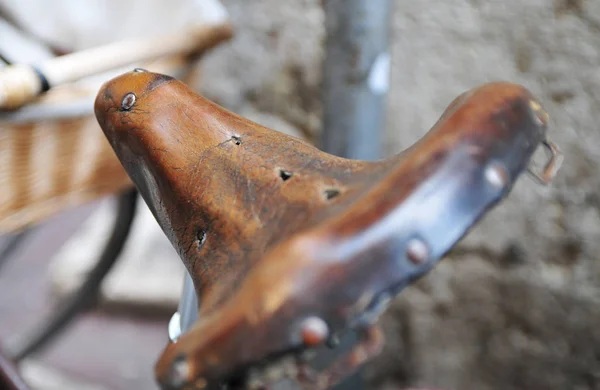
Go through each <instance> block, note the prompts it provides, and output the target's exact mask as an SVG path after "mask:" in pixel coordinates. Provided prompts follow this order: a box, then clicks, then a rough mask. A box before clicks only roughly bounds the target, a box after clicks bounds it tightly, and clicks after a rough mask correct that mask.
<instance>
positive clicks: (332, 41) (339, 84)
mask: <svg viewBox="0 0 600 390" xmlns="http://www.w3.org/2000/svg"><path fill="white" fill-rule="evenodd" d="M323 6H324V9H325V24H326V33H327V38H326V39H327V41H326V54H325V63H324V72H323V105H324V107H323V136H322V145H321V146H322V149H323V150H324V151H326V152H328V153H331V154H335V155H338V156H342V157H347V158H354V159H361V160H376V159H379V158H380V157H381V139H382V137H381V135H382V132H383V127H384V126H383V124H384V115H385V113H384V108H385V98H386V96H387V91H388V86H389V68H390V54H389V51H388V34H389V17H390V13H391V12H390V10H391V7H390V0H325V1H324V2H323ZM356 341H357V339H356V334H355V333H354V332H351V333H349V334H347V336H346V337H345V338H343V339H342V340H341V341H340V344H339V345H338V347H336V348H335V349H334V350H331V351H325V352H324V353H323V354H321V355H320V356H319V357H318V359H317V361H316V362H315V363H316V364H317V365H319V366H320V365H322V364H323V363H325V361H327V360H329V361H331V359H335V357H336V356H339V355H338V354H340V353H344V351H348V350H349V349H350V348H351V347H352V346H353V345H354V344H355V343H356ZM365 387H366V386H365V383H364V379H363V376H362V373H361V371H360V370H359V371H358V372H357V373H356V374H355V375H352V376H350V377H349V378H347V379H346V380H344V381H343V382H341V383H340V384H338V385H337V386H336V387H334V390H362V389H364V388H365Z"/></svg>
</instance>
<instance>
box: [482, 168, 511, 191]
mask: <svg viewBox="0 0 600 390" xmlns="http://www.w3.org/2000/svg"><path fill="white" fill-rule="evenodd" d="M484 175H485V180H486V181H487V182H488V184H490V185H491V186H492V187H494V188H504V187H505V186H506V185H507V184H508V173H507V172H506V169H505V168H504V167H503V166H502V165H501V164H500V163H492V164H489V165H488V166H487V167H486V168H485V172H484Z"/></svg>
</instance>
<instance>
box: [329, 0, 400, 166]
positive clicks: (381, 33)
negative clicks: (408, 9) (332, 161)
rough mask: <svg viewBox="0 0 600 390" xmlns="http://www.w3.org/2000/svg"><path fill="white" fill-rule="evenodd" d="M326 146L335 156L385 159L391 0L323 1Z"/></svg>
mask: <svg viewBox="0 0 600 390" xmlns="http://www.w3.org/2000/svg"><path fill="white" fill-rule="evenodd" d="M323 4H324V7H325V23H326V29H327V43H326V58H325V66H324V75H323V77H324V79H323V87H324V90H323V104H324V112H323V115H324V116H323V126H324V129H323V138H322V141H323V144H322V148H323V149H324V150H325V151H327V152H329V153H332V154H335V155H338V156H343V157H348V158H356V159H363V160H374V159H378V158H380V157H381V134H382V131H383V124H384V107H385V98H386V95H387V91H388V84H389V66H390V54H389V51H388V34H389V17H390V13H391V12H390V8H391V7H390V0H325V1H324V3H323Z"/></svg>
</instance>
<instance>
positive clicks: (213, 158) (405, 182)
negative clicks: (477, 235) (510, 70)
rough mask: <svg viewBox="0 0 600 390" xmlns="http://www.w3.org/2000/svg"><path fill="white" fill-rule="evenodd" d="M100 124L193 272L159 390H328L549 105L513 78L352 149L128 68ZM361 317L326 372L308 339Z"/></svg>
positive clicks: (502, 183) (514, 169) (373, 349)
mask: <svg viewBox="0 0 600 390" xmlns="http://www.w3.org/2000/svg"><path fill="white" fill-rule="evenodd" d="M95 112H96V117H97V119H98V122H99V123H100V125H101V127H102V129H103V130H104V132H105V134H106V137H107V138H108V140H109V142H110V144H111V145H112V147H113V148H114V150H115V152H116V154H117V156H118V157H119V159H120V161H121V163H122V164H123V166H124V167H125V169H126V170H127V172H128V174H129V175H130V177H131V178H132V179H133V181H134V183H135V184H136V186H137V187H138V188H139V190H140V192H141V193H142V195H143V197H144V199H145V201H146V202H147V204H148V206H149V207H150V209H151V210H152V212H153V213H154V216H155V217H156V219H157V221H158V222H159V224H160V225H161V227H162V228H163V230H164V232H165V234H166V235H167V236H168V237H169V239H170V240H171V242H172V244H173V246H174V247H175V248H176V249H177V250H178V252H179V254H180V256H181V258H182V259H183V262H184V264H185V266H186V267H187V269H188V271H189V272H190V274H191V275H192V278H193V280H194V284H195V288H196V291H197V293H198V296H199V299H200V314H199V319H198V321H197V323H196V325H195V326H194V327H193V328H192V329H191V330H190V331H189V332H187V333H184V334H183V335H181V336H180V338H179V339H178V340H177V341H176V342H174V343H170V344H169V345H168V346H167V347H166V349H165V351H164V352H163V354H162V356H161V358H160V359H159V361H158V363H157V365H156V374H157V379H158V381H159V383H160V384H161V386H162V387H163V388H166V389H179V388H190V389H205V388H211V389H212V388H220V387H219V386H221V385H222V384H229V385H230V387H233V384H234V383H235V384H237V385H238V386H241V387H242V388H267V387H266V385H268V384H272V383H275V382H276V381H278V380H281V378H283V377H291V378H294V379H295V380H296V381H297V383H299V384H300V385H301V386H304V387H303V388H310V389H325V388H328V387H329V386H331V385H332V384H334V383H335V382H336V381H338V380H339V379H340V378H342V377H343V376H345V375H347V374H349V373H350V372H351V371H352V370H354V369H355V368H356V367H357V366H358V365H360V364H361V363H362V362H363V361H365V360H367V359H369V358H370V357H372V356H374V355H375V354H377V353H378V352H379V349H380V347H381V343H382V336H381V333H380V332H379V331H378V330H377V328H376V325H375V321H376V319H377V317H378V315H379V314H380V313H381V312H382V311H383V310H384V309H385V308H386V305H387V303H388V302H389V301H390V298H391V297H393V296H395V295H396V294H398V293H399V292H400V290H401V289H402V288H404V287H405V286H406V285H407V284H409V283H410V282H412V281H414V280H415V279H416V278H418V277H420V276H422V275H423V274H424V273H426V272H427V271H428V270H430V269H431V268H432V266H433V265H434V264H435V263H436V262H437V261H438V260H439V259H440V258H441V257H442V255H444V253H446V252H447V251H448V250H449V249H450V248H451V247H452V246H453V245H454V244H455V243H456V242H457V241H458V240H459V239H460V238H461V237H462V236H463V235H464V234H465V233H466V232H467V231H468V230H469V229H470V228H471V227H472V226H473V225H474V224H475V223H476V221H477V220H478V219H479V218H480V217H481V216H482V215H483V214H484V213H485V212H486V211H487V210H489V209H490V208H491V207H492V206H493V205H495V204H496V203H497V202H498V201H499V200H501V199H502V198H503V197H504V196H505V195H506V194H507V193H508V192H509V191H510V189H511V187H512V186H513V184H514V182H515V180H516V179H517V178H518V177H519V175H520V174H521V173H522V172H523V171H524V170H525V169H527V168H528V165H529V162H530V158H531V156H532V154H533V153H534V151H535V150H536V148H537V147H538V145H540V144H544V145H546V147H547V148H548V149H549V150H550V151H551V152H552V153H553V155H552V157H551V158H550V160H549V162H548V164H547V165H546V166H545V170H544V171H543V173H541V174H538V176H537V177H538V178H540V180H542V181H548V180H550V179H551V178H552V177H553V176H554V174H555V173H556V169H557V168H558V163H559V159H558V154H557V153H558V151H557V149H556V148H555V147H554V146H553V145H552V144H551V143H550V142H548V141H547V140H546V126H547V120H548V118H547V114H546V113H545V111H544V110H543V109H542V107H541V106H540V104H539V103H538V102H537V101H536V100H535V98H534V97H533V96H532V95H531V94H530V93H529V92H528V91H527V90H526V89H524V88H523V87H521V86H518V85H514V84H509V83H492V84H487V85H483V86H481V87H479V88H476V89H473V90H471V91H469V92H467V93H465V94H463V95H461V96H459V97H458V98H457V99H456V100H455V101H454V102H452V104H451V105H450V106H449V107H448V109H447V110H446V111H445V112H444V114H443V115H442V117H441V119H440V120H439V121H438V122H437V123H436V124H435V126H434V127H433V128H432V130H431V131H429V133H428V134H427V135H425V136H424V137H423V138H422V139H421V140H420V141H419V142H417V143H416V144H415V145H413V146H412V147H410V148H409V149H407V150H406V151H404V152H403V153H401V154H399V155H396V156H394V157H392V158H389V159H385V160H382V161H377V162H367V161H355V160H348V159H344V158H339V157H336V156H332V155H329V154H327V153H324V152H322V151H320V150H318V149H317V148H315V147H314V146H312V145H310V144H308V143H306V142H304V141H302V140H300V139H297V138H295V137H291V136H288V135H284V134H282V133H279V132H277V131H274V130H271V129H268V128H265V127H263V126H261V125H258V124H256V123H253V122H251V121H249V120H246V119H244V118H242V117H240V116H237V115H235V114H233V113H231V112H229V111H227V110H225V109H223V108H222V107H219V106H218V105H216V104H215V103H213V102H211V101H209V100H207V99H205V98H203V97H202V96H200V95H198V94H196V93H195V92H194V91H192V90H191V89H190V88H188V87H187V86H186V85H185V84H183V83H181V82H179V81H177V80H175V79H173V78H171V77H168V76H164V75H160V74H155V73H151V72H147V71H143V70H135V71H133V72H130V73H126V74H124V75H122V76H119V77H117V78H115V79H113V80H111V81H109V82H107V83H106V84H105V85H104V86H103V87H102V89H101V90H100V92H99V93H98V95H97V98H96V102H95ZM347 329H357V330H359V331H360V335H361V338H360V340H359V343H358V344H357V345H356V346H355V348H354V349H353V350H352V351H350V352H349V353H348V354H346V355H343V356H342V357H340V358H339V359H338V360H337V361H335V362H334V363H332V364H331V365H330V366H329V367H327V368H326V369H324V370H323V371H315V370H314V369H311V368H310V367H307V365H306V362H305V360H304V359H303V357H304V356H305V355H306V353H303V351H306V350H311V349H313V348H315V347H317V346H320V345H322V344H324V343H327V342H328V341H331V340H333V339H334V338H335V336H336V335H339V334H341V333H342V332H344V331H345V330H347Z"/></svg>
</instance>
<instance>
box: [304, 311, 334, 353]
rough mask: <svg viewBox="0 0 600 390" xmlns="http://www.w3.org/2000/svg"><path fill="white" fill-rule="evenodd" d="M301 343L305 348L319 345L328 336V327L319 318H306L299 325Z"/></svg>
mask: <svg viewBox="0 0 600 390" xmlns="http://www.w3.org/2000/svg"><path fill="white" fill-rule="evenodd" d="M301 336H302V341H303V342H304V344H305V345H307V346H315V345H318V344H321V343H322V342H323V341H325V340H326V339H327V336H329V327H328V326H327V324H326V323H325V321H323V319H321V318H319V317H315V316H313V317H308V318H307V319H305V320H304V321H302V324H301Z"/></svg>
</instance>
